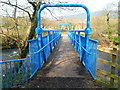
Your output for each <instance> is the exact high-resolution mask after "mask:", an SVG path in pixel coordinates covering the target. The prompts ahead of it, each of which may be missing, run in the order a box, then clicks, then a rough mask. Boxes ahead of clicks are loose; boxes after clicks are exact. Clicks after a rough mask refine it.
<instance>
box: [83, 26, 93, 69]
mask: <svg viewBox="0 0 120 90" xmlns="http://www.w3.org/2000/svg"><path fill="white" fill-rule="evenodd" d="M91 33H92V29H91V28H90V27H88V28H86V29H85V49H86V50H87V51H88V52H89V35H90V34H91ZM84 53H85V54H84V55H85V61H84V62H85V70H86V71H88V69H89V62H90V58H89V54H88V53H87V52H84Z"/></svg>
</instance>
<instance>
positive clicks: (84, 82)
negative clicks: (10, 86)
mask: <svg viewBox="0 0 120 90" xmlns="http://www.w3.org/2000/svg"><path fill="white" fill-rule="evenodd" d="M98 87H100V88H101V87H103V86H101V85H99V84H98V83H97V82H96V81H94V80H93V79H92V78H91V76H90V74H89V73H88V72H86V71H85V69H84V66H83V65H82V64H81V63H80V61H79V56H78V54H77V53H76V52H75V50H74V48H73V47H72V45H71V42H70V41H69V39H68V37H67V36H66V35H64V36H62V38H61V39H60V41H59V42H58V44H57V46H56V47H55V49H54V51H53V53H52V54H51V55H50V56H49V60H48V62H47V63H46V64H45V65H44V66H43V68H42V70H40V71H39V72H38V73H37V77H36V78H34V79H33V80H32V81H30V82H29V84H28V85H26V86H22V88H98Z"/></svg>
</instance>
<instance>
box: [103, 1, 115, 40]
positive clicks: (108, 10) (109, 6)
mask: <svg viewBox="0 0 120 90" xmlns="http://www.w3.org/2000/svg"><path fill="white" fill-rule="evenodd" d="M115 6H116V5H115V3H109V4H107V5H106V8H105V9H104V12H103V13H104V15H105V16H106V22H107V30H106V33H107V34H108V38H109V40H110V41H113V35H112V34H113V32H114V29H113V28H112V26H111V24H110V18H112V17H114V16H113V15H115V13H116V12H117V11H115V10H114V9H116V7H115Z"/></svg>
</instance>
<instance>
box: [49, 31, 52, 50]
mask: <svg viewBox="0 0 120 90" xmlns="http://www.w3.org/2000/svg"><path fill="white" fill-rule="evenodd" d="M48 36H49V42H50V41H51V40H50V39H51V36H50V32H48ZM49 46H50V52H52V46H51V43H50V45H49Z"/></svg>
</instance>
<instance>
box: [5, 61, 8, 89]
mask: <svg viewBox="0 0 120 90" xmlns="http://www.w3.org/2000/svg"><path fill="white" fill-rule="evenodd" d="M5 69H6V75H5V77H6V88H8V67H7V63H5Z"/></svg>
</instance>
